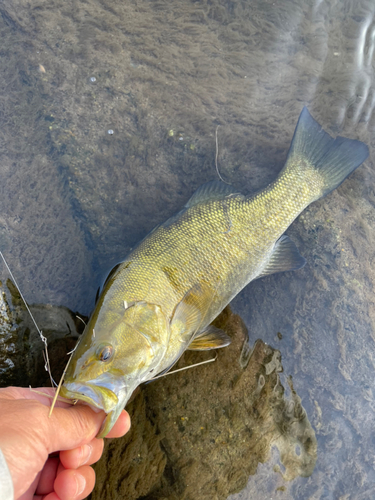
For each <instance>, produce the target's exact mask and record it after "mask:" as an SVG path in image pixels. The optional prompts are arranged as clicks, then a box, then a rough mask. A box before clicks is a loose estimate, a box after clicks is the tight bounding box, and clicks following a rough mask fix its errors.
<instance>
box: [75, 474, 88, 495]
mask: <svg viewBox="0 0 375 500" xmlns="http://www.w3.org/2000/svg"><path fill="white" fill-rule="evenodd" d="M76 483H77V491H76V494H75V496H76V497H78V496H79V495H81V494H82V493H83V490H84V489H85V488H86V479H85V478H84V477H83V476H82V475H81V474H78V473H77V474H76Z"/></svg>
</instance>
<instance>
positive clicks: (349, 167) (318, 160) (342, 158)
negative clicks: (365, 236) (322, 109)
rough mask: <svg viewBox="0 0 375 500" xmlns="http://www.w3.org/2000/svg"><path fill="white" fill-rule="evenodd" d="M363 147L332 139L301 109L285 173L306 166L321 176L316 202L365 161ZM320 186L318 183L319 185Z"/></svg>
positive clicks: (365, 148)
mask: <svg viewBox="0 0 375 500" xmlns="http://www.w3.org/2000/svg"><path fill="white" fill-rule="evenodd" d="M368 155H369V150H368V147H367V146H366V144H364V143H363V142H360V141H355V140H352V139H346V138H345V137H336V139H333V137H331V136H330V135H329V134H327V132H325V131H324V130H323V129H322V127H321V126H320V125H319V123H318V122H316V121H315V120H314V118H313V117H312V116H311V115H310V113H309V112H308V110H307V108H306V107H305V108H303V110H302V112H301V114H300V117H299V119H298V123H297V126H296V129H295V131H294V136H293V140H292V143H291V146H290V149H289V153H288V158H287V161H286V164H285V167H284V168H285V169H288V170H289V169H291V168H292V169H294V168H296V166H297V165H298V166H299V168H300V167H301V166H302V165H301V163H307V166H308V167H310V168H311V167H312V168H314V169H315V171H318V172H317V173H319V174H320V177H321V179H322V184H323V188H320V189H319V193H317V196H316V198H315V199H318V198H321V197H322V196H325V195H326V194H328V193H330V192H331V191H332V190H333V189H335V188H337V187H338V186H339V185H340V184H341V183H342V182H343V181H344V180H345V179H346V177H348V175H350V174H351V173H352V172H353V171H354V170H355V169H356V168H357V167H359V166H360V165H361V164H362V163H363V162H364V161H365V160H366V158H367V157H368ZM320 184H321V183H320Z"/></svg>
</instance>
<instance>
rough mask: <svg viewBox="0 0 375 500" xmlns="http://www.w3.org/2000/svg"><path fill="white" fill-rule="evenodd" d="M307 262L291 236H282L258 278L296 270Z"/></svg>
mask: <svg viewBox="0 0 375 500" xmlns="http://www.w3.org/2000/svg"><path fill="white" fill-rule="evenodd" d="M305 264H306V260H305V259H304V258H303V257H302V255H301V254H300V253H299V251H298V248H297V247H296V245H295V243H294V242H293V241H292V240H291V239H290V238H289V236H286V235H284V236H281V238H279V239H278V240H277V242H276V244H275V247H274V249H273V253H272V255H271V257H270V259H269V261H268V263H267V265H266V267H265V268H264V269H263V271H262V273H261V274H260V275H259V276H258V278H263V277H264V276H268V275H270V274H275V273H281V272H283V271H294V270H296V269H300V268H301V267H303V266H304V265H305Z"/></svg>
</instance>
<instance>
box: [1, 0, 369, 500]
mask: <svg viewBox="0 0 375 500" xmlns="http://www.w3.org/2000/svg"><path fill="white" fill-rule="evenodd" d="M374 15H375V3H374V2H373V1H349V0H343V1H340V2H338V1H335V0H330V1H327V2H322V1H316V2H313V1H292V0H282V1H264V0H259V1H252V2H250V1H225V0H222V1H216V0H212V1H196V2H186V1H177V0H174V1H170V0H165V1H163V0H160V1H147V0H135V1H129V2H120V1H116V0H102V1H99V0H98V1H95V0H87V1H70V0H67V1H64V2H59V1H57V2H53V1H52V2H39V3H37V4H35V3H32V4H30V3H28V2H24V1H23V0H14V1H10V2H6V4H4V3H3V4H2V5H1V7H0V37H1V46H0V63H1V65H0V68H1V69H0V247H1V249H2V251H3V252H4V254H5V255H6V256H7V259H8V261H9V264H10V266H11V268H12V270H13V272H14V274H15V275H16V276H17V277H18V281H19V284H20V287H21V289H22V291H23V293H24V295H25V296H26V297H27V299H28V301H29V302H33V303H50V304H53V305H65V306H68V307H69V308H71V309H72V310H77V311H80V312H81V313H82V314H88V313H89V312H90V310H91V308H92V306H93V304H94V299H95V294H96V290H97V288H98V286H100V284H101V283H102V281H103V279H104V278H105V276H106V274H107V272H108V271H109V270H110V269H111V267H112V266H113V265H115V264H116V263H117V262H119V261H121V260H122V259H123V258H124V256H125V255H126V254H127V253H128V251H129V250H130V248H131V247H132V246H133V245H134V244H136V243H137V241H139V240H140V239H141V238H142V237H144V236H145V235H146V234H147V233H148V232H149V231H150V230H151V229H152V228H153V227H154V226H155V225H156V224H158V223H160V222H162V221H164V220H165V219H166V218H167V217H169V216H170V215H171V214H173V213H174V212H176V211H177V210H178V209H179V208H180V207H181V206H182V205H183V204H184V203H185V202H186V201H187V199H188V198H189V197H190V195H191V194H192V193H193V191H194V190H195V189H196V188H197V187H198V186H199V185H200V184H202V183H204V182H206V181H208V180H211V179H213V178H216V172H215V129H216V127H217V126H218V125H220V128H219V129H218V141H219V156H218V164H219V168H220V172H221V175H222V176H223V177H224V178H225V179H226V181H228V182H230V183H231V184H233V185H234V186H236V187H237V188H241V189H242V190H243V192H245V193H249V192H251V191H254V190H256V189H258V188H261V187H263V186H265V185H266V184H267V183H268V182H270V181H271V180H272V179H273V178H274V177H275V176H276V174H277V172H278V171H279V170H280V169H281V167H282V166H283V162H284V160H285V157H286V153H287V150H288V146H289V143H290V140H291V137H292V134H293V130H294V127H295V124H296V121H297V118H298V115H299V113H300V111H301V109H302V107H303V105H307V106H308V108H309V110H310V112H311V113H312V114H313V116H314V117H315V118H316V119H317V120H318V121H319V122H320V123H321V124H322V125H323V126H324V128H325V129H326V130H328V131H330V132H331V133H332V134H333V135H344V136H348V137H351V138H357V139H360V140H362V141H364V142H365V143H367V144H368V145H369V147H370V158H369V160H368V161H367V162H366V164H365V165H363V166H362V167H360V169H358V171H356V172H355V173H354V174H353V175H352V176H351V177H350V179H349V180H347V181H346V182H345V183H344V184H343V185H342V186H341V187H340V188H339V189H338V190H337V191H335V192H334V193H331V194H330V195H329V196H328V197H327V198H325V199H323V200H320V201H318V202H317V203H315V204H314V205H312V206H310V207H309V208H308V209H307V210H306V211H305V212H304V213H303V214H302V216H301V217H300V218H299V219H298V220H297V221H296V222H295V223H294V224H293V226H292V227H291V228H290V230H289V231H288V234H289V235H290V236H291V237H292V239H293V240H294V241H295V242H296V243H297V245H298V247H299V249H300V251H301V253H302V255H304V256H305V258H306V259H307V265H306V267H305V268H304V269H303V270H301V271H298V272H295V273H286V274H283V275H277V276H272V277H268V278H266V279H264V280H260V281H259V282H255V283H253V284H251V285H250V286H249V287H247V289H245V290H244V291H243V292H242V293H241V294H240V295H239V296H238V297H237V298H236V299H235V301H234V303H233V309H234V311H235V312H237V313H239V314H240V315H241V317H242V318H243V320H244V321H245V323H246V325H247V327H248V329H249V336H250V339H251V340H252V342H254V341H255V340H256V339H257V338H261V339H262V340H263V341H264V342H266V343H268V344H270V345H272V346H273V347H274V348H277V349H279V350H280V352H281V354H282V362H283V367H284V373H285V375H292V376H293V383H294V389H295V390H296V392H297V394H298V395H299V397H300V398H301V400H302V405H303V407H304V408H305V410H306V413H307V416H308V420H309V421H310V423H311V425H312V428H313V429H314V431H315V435H316V438H317V443H318V452H317V463H316V467H315V470H314V472H313V473H312V475H311V476H310V477H308V478H301V477H299V476H297V477H296V478H295V479H293V480H292V481H286V480H285V479H283V478H282V476H281V474H280V473H278V472H275V470H274V466H275V464H278V463H279V462H280V460H279V455H278V451H277V449H276V448H272V450H271V452H270V459H269V461H268V462H267V463H264V464H259V467H258V471H257V474H256V475H253V476H250V477H249V482H248V486H247V488H246V490H244V491H243V492H241V493H238V494H235V495H233V496H231V497H230V498H231V500H235V499H236V500H237V499H250V498H251V499H258V498H259V499H263V498H270V499H271V498H284V499H289V498H290V499H307V498H309V499H342V500H344V499H345V500H347V499H358V500H359V499H361V500H362V499H363V500H367V499H370V498H373V497H374V496H375V487H374V484H375V472H374V464H375V451H374V450H375V434H374V423H375V422H374V421H375V417H374V410H375V382H374V380H375V377H374V372H375V366H374V365H375V363H374V361H375V346H374V340H375V333H374V326H373V325H374V320H375V308H374V295H373V288H374V277H375V276H374V271H373V262H374V257H375V255H374V248H375V244H374V243H375V241H374V240H375V211H374V205H375V191H374V187H373V186H374V174H373V164H372V150H373V145H374V114H373V108H374V105H375V87H374V46H375V45H374V44H375V18H374ZM278 333H281V337H282V339H281V340H280V338H279V337H280V336H278V335H277V334H278ZM284 382H285V381H284ZM284 385H286V384H285V383H284ZM297 451H298V450H297ZM281 486H282V490H280V489H279V490H277V488H280V487H281Z"/></svg>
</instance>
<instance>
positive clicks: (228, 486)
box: [91, 307, 317, 500]
mask: <svg viewBox="0 0 375 500" xmlns="http://www.w3.org/2000/svg"><path fill="white" fill-rule="evenodd" d="M215 325H216V326H220V327H221V328H223V329H225V331H226V333H228V334H229V335H231V336H232V338H233V342H232V344H231V345H230V346H229V347H227V348H225V349H222V350H220V351H218V359H217V361H216V362H215V363H211V364H208V365H205V366H199V367H197V368H193V369H191V370H188V371H184V372H180V373H176V374H175V375H171V376H168V377H165V378H161V379H159V380H158V381H155V382H154V383H152V384H149V385H147V386H145V387H144V388H143V389H142V390H141V392H140V394H139V395H138V396H137V397H136V398H135V400H134V402H133V403H132V404H131V405H129V407H128V408H127V409H128V411H129V413H130V415H131V418H132V428H131V430H130V432H129V434H128V435H127V436H125V437H124V438H123V439H120V440H112V441H110V442H109V443H107V444H106V448H105V452H104V457H103V459H102V460H101V461H100V462H99V463H98V464H97V465H96V467H95V469H96V473H97V486H96V487H95V490H94V492H93V494H92V496H91V498H92V499H93V500H94V499H95V500H96V499H99V498H100V499H101V500H110V499H113V498H127V499H131V500H133V499H134V500H135V499H138V498H139V499H140V498H142V499H143V500H161V499H163V500H164V499H165V500H167V499H168V500H177V499H178V500H183V499H186V500H188V499H194V500H200V499H202V500H203V499H205V500H206V499H207V498H216V499H223V500H224V499H226V498H227V497H228V495H229V494H231V493H234V492H238V491H240V490H241V489H243V488H244V487H245V486H246V484H247V481H248V479H249V476H250V475H253V474H255V473H256V471H257V467H258V464H259V463H262V462H266V461H267V460H268V458H269V456H270V451H271V447H272V446H276V447H277V448H278V450H279V455H280V461H281V464H282V466H283V468H284V469H285V470H284V473H283V474H282V476H283V479H284V480H285V481H289V480H291V479H293V478H295V477H297V476H299V475H300V476H309V475H310V474H311V473H312V471H313V469H314V466H315V462H316V457H317V444H316V438H315V433H314V431H313V429H312V427H311V425H310V423H309V420H308V418H307V415H306V412H305V410H304V409H303V407H302V405H301V401H300V398H299V397H298V395H297V394H296V392H295V391H294V389H293V385H292V382H291V379H289V386H290V390H291V396H290V397H289V398H287V397H285V394H284V392H285V391H284V388H283V386H282V384H281V381H280V372H281V371H282V365H281V355H280V352H279V351H278V350H276V349H273V348H272V347H270V346H269V345H266V344H265V343H264V342H262V341H261V340H258V341H257V342H256V343H255V345H254V349H253V352H252V355H251V359H250V360H249V364H248V366H247V368H246V369H245V370H243V369H242V368H241V366H240V362H239V361H240V353H241V350H242V344H243V342H244V340H245V339H246V335H247V332H246V327H245V325H244V323H243V322H242V320H241V318H240V317H239V316H238V315H234V314H232V313H231V311H230V308H229V307H227V308H226V309H225V310H224V312H223V313H222V314H221V315H220V316H219V318H218V319H217V320H216V322H215ZM209 356H210V353H207V352H206V353H200V354H199V355H197V353H192V352H187V353H186V354H185V355H184V357H183V360H182V361H180V363H179V366H182V365H184V366H186V365H189V364H193V363H195V362H197V361H201V360H202V359H203V358H205V359H207V358H209ZM211 356H212V353H211Z"/></svg>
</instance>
